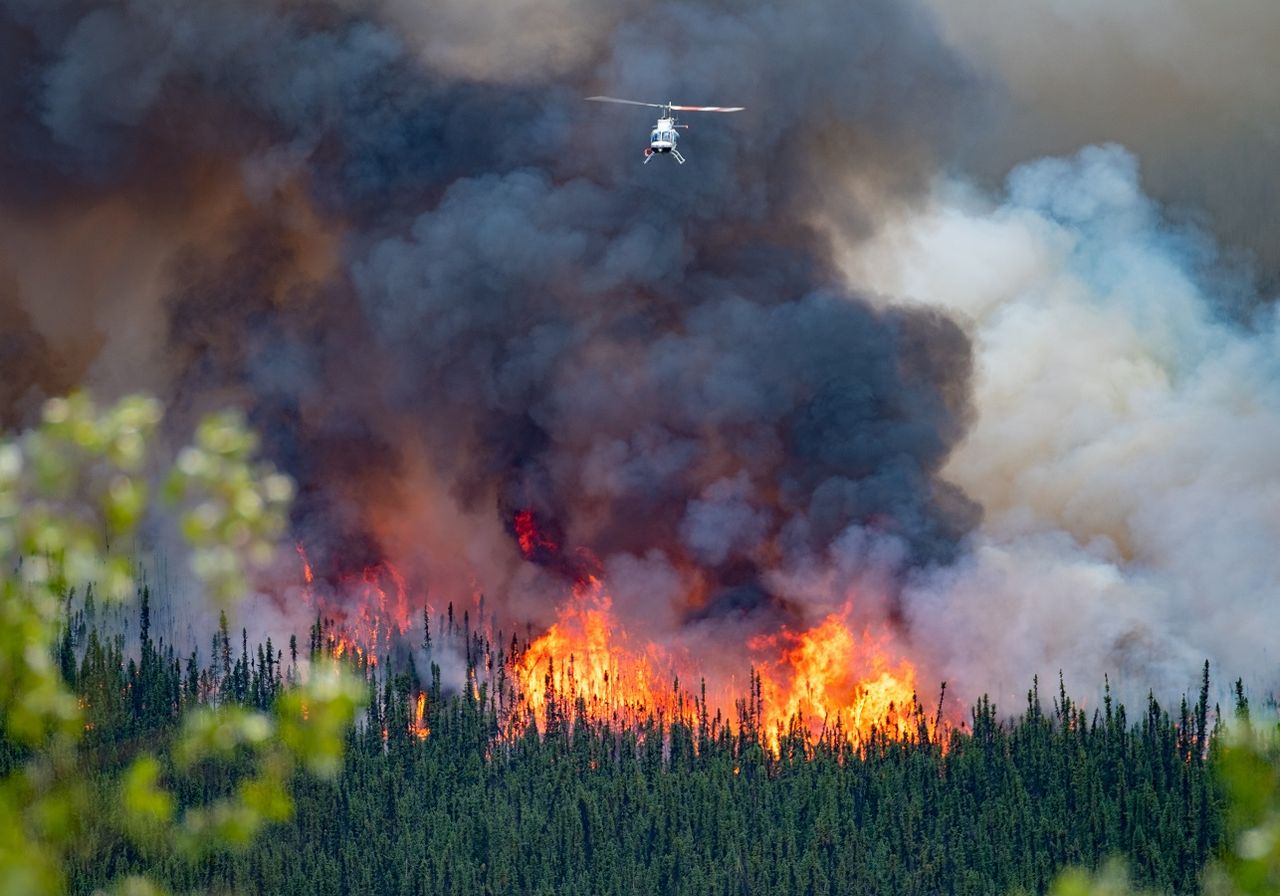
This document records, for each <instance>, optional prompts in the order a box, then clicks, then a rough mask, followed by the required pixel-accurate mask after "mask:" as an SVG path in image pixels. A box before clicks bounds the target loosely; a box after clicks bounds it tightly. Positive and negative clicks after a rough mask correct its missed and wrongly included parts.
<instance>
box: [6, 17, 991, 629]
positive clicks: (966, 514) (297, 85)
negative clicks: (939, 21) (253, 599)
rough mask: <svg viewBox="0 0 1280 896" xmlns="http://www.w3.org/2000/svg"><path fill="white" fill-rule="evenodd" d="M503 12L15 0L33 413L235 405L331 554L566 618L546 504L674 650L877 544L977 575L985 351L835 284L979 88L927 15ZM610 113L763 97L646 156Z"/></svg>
mask: <svg viewBox="0 0 1280 896" xmlns="http://www.w3.org/2000/svg"><path fill="white" fill-rule="evenodd" d="M501 7H502V4H498V5H497V7H494V8H490V6H489V5H480V4H473V3H468V4H463V3H457V2H443V0H442V2H440V3H434V4H433V3H428V4H422V5H420V6H419V5H416V4H414V5H411V4H405V3H399V2H387V3H376V2H341V0H329V2H319V0H276V2H263V0H256V2H238V0H223V2H219V3H206V2H196V0H184V2H176V0H119V2H106V0H101V2H92V3H90V2H78V0H77V2H71V0H4V2H3V3H0V121H2V123H3V126H4V128H5V132H6V139H5V141H4V142H3V143H2V144H0V230H2V231H3V232H4V233H5V234H6V235H9V236H11V237H13V238H12V239H10V240H8V241H7V242H8V245H9V247H10V248H8V249H6V250H0V320H3V321H4V323H5V327H6V330H5V338H4V342H3V343H0V344H3V345H4V346H5V354H4V356H3V358H2V359H0V374H3V380H4V383H5V387H4V390H3V391H0V399H2V400H3V401H4V407H3V408H0V411H3V413H4V414H6V415H9V416H10V417H15V416H17V415H20V414H21V413H23V411H24V409H26V408H29V407H30V406H31V404H32V402H34V401H35V399H36V398H38V397H39V396H40V395H41V394H45V393H51V392H56V391H60V390H62V389H64V388H66V386H67V385H68V381H74V380H81V379H86V378H87V379H88V381H89V384H90V385H97V386H99V387H100V388H103V389H106V390H108V391H110V390H119V389H123V388H133V387H136V386H149V387H151V388H153V389H158V390H160V391H161V392H162V393H164V394H165V395H166V397H167V398H168V399H169V401H170V403H171V404H172V405H174V406H175V407H176V408H177V409H178V412H179V417H180V418H184V417H187V416H189V415H193V414H195V413H196V412H198V411H200V410H202V409H205V408H208V407H210V406H214V405H218V404H222V403H224V402H226V401H228V400H230V401H236V402H240V403H242V404H244V405H245V406H247V407H248V408H249V409H250V411H251V415H252V419H253V421H254V423H255V424H256V425H257V426H258V427H259V428H260V429H262V430H263V431H264V432H265V433H266V435H267V438H268V445H269V449H270V451H271V452H272V454H273V455H274V456H275V458H276V459H277V460H278V461H279V462H281V463H282V464H283V465H284V466H285V467H286V468H287V469H288V470H290V471H291V472H292V473H293V474H294V475H295V476H296V477H297V478H298V480H299V482H300V484H301V498H300V500H299V502H298V505H297V512H296V519H295V524H296V529H297V535H298V537H299V538H301V539H303V540H304V541H306V542H307V544H308V545H311V546H313V547H314V548H315V549H316V554H317V556H319V557H321V558H327V560H325V559H322V560H321V563H322V564H323V563H326V562H327V563H329V564H332V565H337V566H341V565H343V564H353V565H358V564H360V563H363V562H366V561H367V560H369V559H370V558H374V559H376V558H377V557H379V556H384V555H391V556H392V557H393V558H394V559H396V560H397V561H399V562H400V563H402V564H404V565H405V566H407V567H408V568H409V570H410V572H411V574H412V575H414V576H415V577H418V578H420V579H422V580H423V581H425V582H427V583H429V584H430V585H431V587H432V588H433V589H440V588H443V589H446V590H447V589H450V588H466V587H468V583H469V582H470V583H479V585H480V586H481V587H482V588H483V589H485V590H486V591H488V592H489V593H490V594H491V595H492V596H494V597H495V598H497V599H499V600H505V601H506V604H507V606H508V608H509V610H510V612H511V613H513V614H515V615H517V616H520V617H523V618H526V619H534V620H535V621H541V620H543V619H545V618H546V616H547V614H548V612H549V610H548V608H547V607H546V606H543V605H542V604H541V603H539V601H541V600H542V598H540V597H538V595H540V594H546V593H551V590H553V589H552V586H551V585H550V584H548V583H547V582H546V581H542V582H541V584H539V581H540V577H542V578H543V579H545V578H546V577H547V576H551V577H552V578H554V575H553V573H554V570H552V571H551V572H548V570H547V569H539V568H538V565H537V564H528V563H525V562H523V561H522V559H521V557H520V554H519V552H518V551H517V550H516V547H515V533H514V529H513V525H514V523H513V520H514V518H515V515H516V514H517V513H520V512H522V511H531V512H532V513H533V514H535V515H536V517H537V518H538V519H539V520H540V521H541V522H542V523H543V524H544V525H545V526H547V527H549V528H548V529H547V531H554V532H556V533H558V535H559V536H560V537H562V538H563V540H564V543H565V544H566V545H568V546H571V547H581V548H585V549H587V550H588V551H589V552H590V554H591V555H592V556H594V557H595V558H598V561H599V562H600V563H602V564H604V566H605V567H606V568H607V569H608V570H610V572H611V574H612V575H614V576H616V577H618V578H619V579H622V578H626V577H628V576H629V577H630V578H629V581H630V583H631V584H630V586H628V584H627V583H626V582H621V581H620V582H619V591H620V593H636V594H643V595H644V596H643V597H641V598H637V600H640V601H642V602H644V603H645V606H644V607H638V608H636V609H637V611H643V612H648V609H647V608H648V607H649V605H650V604H653V605H655V606H656V605H658V604H662V605H663V606H662V607H661V609H660V611H659V612H657V616H659V617H662V618H667V619H669V620H673V624H677V625H679V624H684V623H686V622H687V623H689V624H694V623H697V624H700V625H701V624H707V622H708V620H714V619H715V618H717V617H718V616H720V615H724V614H728V615H732V616H734V617H735V618H742V617H744V616H746V617H750V616H751V615H752V614H755V613H760V614H761V617H760V618H761V619H762V620H772V619H775V618H782V619H791V620H793V621H794V620H797V618H798V619H799V620H803V619H804V617H805V615H806V614H805V612H804V610H803V608H801V607H797V606H795V605H794V602H793V601H789V600H787V599H784V598H783V597H780V596H778V595H776V594H774V593H773V587H774V586H773V585H772V584H771V582H773V581H775V580H777V579H778V576H780V575H783V574H791V575H798V574H800V573H801V572H802V571H803V570H805V569H810V568H812V567H814V566H815V565H817V566H822V565H824V564H827V563H830V562H832V555H833V552H839V551H840V550H843V548H841V547H840V545H848V544H850V543H851V541H850V539H851V538H852V536H853V535H854V534H857V535H858V538H859V539H861V541H859V543H861V544H865V543H867V542H866V539H868V538H869V539H871V540H872V541H875V542H876V543H878V544H881V545H882V547H881V548H879V549H877V551H878V553H876V556H878V557H880V558H881V559H882V560H884V561H885V563H886V564H887V566H888V567H889V568H891V569H900V568H902V567H903V566H907V565H915V566H919V565H928V564H935V563H940V562H944V561H947V560H949V559H950V558H952V557H953V556H954V554H955V552H956V549H957V545H958V543H959V541H960V539H961V538H962V537H963V536H964V534H965V533H966V532H967V531H968V530H969V529H970V528H971V526H972V525H973V523H974V522H975V517H976V509H975V506H974V505H972V504H971V503H970V502H969V501H968V500H967V499H966V498H965V497H964V496H963V495H962V494H961V493H960V492H959V491H958V490H956V489H954V488H953V487H950V486H948V485H946V484H945V483H943V482H941V481H940V480H939V479H938V477H937V475H936V473H937V471H938V470H939V468H940V467H941V465H942V464H943V462H944V461H945V459H946V458H947V455H948V453H949V451H950V448H951V446H952V445H953V444H954V443H955V441H956V440H957V439H958V438H959V437H960V435H961V434H962V433H963V431H964V429H965V426H966V423H967V418H968V409H967V395H968V380H969V372H970V352H969V346H968V342H967V339H966V337H965V336H964V335H963V333H962V332H961V330H960V329H959V328H957V327H956V326H955V325H953V324H952V323H951V322H950V321H949V320H948V319H947V318H945V317H943V316H940V315H938V314H935V313H932V312H930V311H928V310H888V311H882V310H874V309H873V308H872V307H871V306H870V305H869V304H867V303H864V302H862V301H861V300H859V299H858V297H856V296H852V295H849V294H846V293H843V292H841V291H839V290H838V289H837V288H836V287H834V286H833V285H832V284H833V283H834V282H835V281H836V279H837V278H836V276H835V274H834V266H833V264H832V262H831V260H830V251H829V246H828V245H827V241H826V238H825V237H824V236H823V233H825V232H826V231H824V230H822V229H821V228H820V227H819V226H818V225H817V221H818V219H819V218H822V217H824V216H825V217H827V218H830V217H831V216H838V217H839V218H840V220H841V222H842V224H843V225H844V232H846V233H848V232H853V233H857V232H869V231H870V229H871V225H872V222H873V221H874V218H875V216H876V215H877V213H878V211H879V209H880V208H881V206H894V205H898V204H900V203H901V202H902V201H904V200H906V199H910V197H912V196H914V195H917V194H918V193H920V192H922V190H923V187H924V186H925V185H926V183H927V180H928V177H929V175H930V173H931V172H932V171H933V170H934V169H935V168H936V166H938V165H939V164H942V163H945V161H946V156H945V154H944V152H943V150H942V147H944V146H946V145H948V144H949V143H951V142H954V140H955V138H956V134H957V132H958V129H959V127H960V123H961V122H962V121H963V120H964V118H965V117H966V116H967V115H969V114H970V113H971V107H972V105H973V100H974V96H973V93H972V91H971V88H970V86H969V77H968V75H967V73H966V70H965V69H964V68H963V67H962V66H961V65H959V64H958V63H957V62H956V61H955V58H954V57H953V56H952V55H951V54H950V53H949V51H948V50H947V49H946V48H945V47H944V46H943V45H942V44H941V43H940V42H939V40H938V39H937V38H936V37H935V35H934V32H933V30H932V28H931V26H930V24H929V21H928V19H927V17H925V16H924V15H923V14H922V13H921V12H920V11H918V10H916V9H914V8H913V7H912V6H911V5H910V4H902V3H896V2H890V0H871V2H865V3H858V4H850V3H846V2H837V0H804V2H799V3H793V2H781V0H749V2H745V3H737V4H726V3H721V2H715V0H705V2H674V3H662V4H639V3H635V4H632V3H619V4H616V5H612V6H604V5H598V4H580V3H575V2H572V0H560V2H548V3H546V4H545V5H543V6H541V7H540V8H539V9H538V10H537V11H536V12H535V13H534V14H532V15H531V17H530V18H529V20H528V21H527V22H524V23H523V24H522V23H521V22H516V21H512V22H510V27H509V28H502V29H494V28H493V27H492V22H493V21H494V20H495V16H496V15H497V13H498V12H500V11H501ZM442 34H453V35H456V38H457V39H456V41H450V40H443V39H442V37H441V35H442ZM565 35H572V36H573V37H574V40H573V41H571V42H568V41H566V40H565V39H564V36H565ZM598 92H608V93H611V94H616V95H621V96H634V97H635V98H637V99H642V100H655V101H662V100H666V99H668V98H671V99H675V100H676V101H684V102H716V103H734V104H742V105H745V106H747V107H748V111H747V112H745V113H742V114H741V116H740V117H738V118H737V119H730V118H728V117H719V118H713V117H712V116H705V117H704V118H702V119H693V120H692V121H691V124H692V125H693V127H692V130H691V131H689V132H688V137H687V140H686V144H685V146H686V148H687V151H686V155H688V157H689V159H690V164H688V165H686V166H684V167H676V166H675V165H674V164H665V163H666V162H668V161H669V160H667V159H659V160H656V162H655V163H654V164H650V165H648V166H644V167H641V166H640V160H641V159H640V149H642V148H643V145H644V142H643V141H644V137H645V135H646V134H647V129H648V126H649V124H650V120H649V118H648V116H647V115H646V114H645V112H643V111H634V112H633V111H632V110H630V109H625V108H621V107H620V108H610V107H592V106H590V105H588V104H586V103H583V102H582V100H581V97H583V96H584V95H586V94H589V93H598ZM851 186H853V187H856V195H857V196H858V197H859V200H858V201H857V202H849V201H846V200H843V199H842V200H841V202H840V203H839V204H838V205H837V204H836V203H834V202H833V200H832V199H831V197H832V196H833V195H835V193H836V192H837V191H836V189H835V188H837V187H840V188H842V192H843V188H846V187H851ZM66 269H70V270H72V271H74V272H76V273H75V274H74V275H69V276H63V277H50V276H49V275H48V271H50V270H66ZM50 308H55V309H57V310H56V311H53V312H50V311H48V310H47V309H50ZM41 309H45V310H43V311H42V310H41ZM854 540H857V539H854ZM868 556H870V555H868ZM659 581H661V582H667V583H670V582H673V581H678V582H682V583H684V585H683V586H682V587H681V588H671V587H668V588H666V590H665V591H664V589H663V588H662V587H657V586H655V587H654V588H652V589H650V588H648V585H649V584H652V583H654V582H659ZM640 583H645V587H641V584H640ZM540 589H541V590H540ZM677 591H678V592H680V593H679V594H678V595H677V594H676V592H677ZM663 595H667V598H668V599H666V600H665V603H664V598H663Z"/></svg>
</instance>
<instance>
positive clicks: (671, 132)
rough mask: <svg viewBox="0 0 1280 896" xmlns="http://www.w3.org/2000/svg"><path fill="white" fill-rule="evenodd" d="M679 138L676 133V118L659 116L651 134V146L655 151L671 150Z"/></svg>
mask: <svg viewBox="0 0 1280 896" xmlns="http://www.w3.org/2000/svg"><path fill="white" fill-rule="evenodd" d="M679 139H680V138H679V137H678V136H677V135H676V120H675V118H674V117H672V118H659V119H658V123H657V124H655V125H654V126H653V131H652V132H651V133H650V134H649V148H650V149H651V150H653V151H654V152H671V151H672V150H674V149H675V148H676V142H677V141H678V140H679Z"/></svg>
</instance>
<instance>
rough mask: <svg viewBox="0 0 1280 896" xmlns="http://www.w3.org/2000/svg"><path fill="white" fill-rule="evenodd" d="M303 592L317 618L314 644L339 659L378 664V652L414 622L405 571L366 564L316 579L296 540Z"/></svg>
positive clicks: (388, 647)
mask: <svg viewBox="0 0 1280 896" xmlns="http://www.w3.org/2000/svg"><path fill="white" fill-rule="evenodd" d="M297 552H298V557H299V558H300V559H301V561H302V577H303V582H304V583H305V586H304V588H303V597H304V599H305V601H306V604H307V607H308V610H309V613H310V615H312V616H313V617H314V618H315V620H316V630H315V631H313V634H312V637H313V641H314V643H315V646H317V647H319V648H322V649H323V650H324V651H325V652H327V653H328V654H329V655H331V656H333V657H334V658H335V659H342V658H343V657H348V656H354V657H355V658H356V659H357V660H359V661H360V662H368V663H369V664H370V665H377V663H378V659H379V657H380V656H385V655H386V654H387V653H389V651H390V650H391V647H392V645H393V644H394V643H395V642H396V640H397V639H398V638H400V637H402V636H403V635H405V634H406V633H407V632H408V631H409V628H410V622H409V606H410V598H409V593H408V588H407V586H406V584H405V580H404V577H403V576H402V575H401V574H400V572H399V570H397V569H396V567H395V566H393V565H392V564H390V563H387V562H383V563H379V564H376V565H371V566H366V567H364V568H363V569H362V570H361V571H360V572H359V573H358V574H356V575H344V576H340V577H338V578H337V580H336V581H334V582H333V583H332V584H325V583H317V581H316V577H315V573H314V571H313V569H312V566H311V562H310V560H309V558H308V556H307V552H306V549H305V547H303V545H301V544H299V545H297Z"/></svg>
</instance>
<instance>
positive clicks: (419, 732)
mask: <svg viewBox="0 0 1280 896" xmlns="http://www.w3.org/2000/svg"><path fill="white" fill-rule="evenodd" d="M426 714H427V695H426V694H424V693H423V692H421V691H419V692H418V699H417V700H416V701H414V706H413V719H412V721H410V722H409V731H410V733H412V734H413V736H414V737H416V738H418V740H426V739H427V735H429V734H430V733H431V729H430V728H428V727H427V722H426Z"/></svg>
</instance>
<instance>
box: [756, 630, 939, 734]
mask: <svg viewBox="0 0 1280 896" xmlns="http://www.w3.org/2000/svg"><path fill="white" fill-rule="evenodd" d="M847 615H848V610H847V609H846V611H845V613H844V614H843V615H841V614H836V613H832V614H831V615H829V616H827V618H826V619H824V620H823V621H822V622H821V623H820V624H819V625H817V626H815V627H814V628H811V629H809V630H808V631H804V632H799V633H792V632H789V631H784V632H782V633H781V634H779V635H775V636H769V637H764V638H756V639H753V640H752V641H751V643H750V645H749V646H750V647H751V649H752V651H753V652H755V653H757V654H758V655H761V654H763V655H766V656H767V654H768V653H773V654H775V656H774V657H773V658H765V659H762V661H761V662H760V665H759V675H760V699H761V703H762V716H763V718H762V719H761V722H762V725H763V729H764V734H765V737H766V739H767V740H768V741H769V743H771V744H773V745H775V746H776V745H777V743H778V739H779V737H780V735H781V733H782V732H783V731H785V730H786V729H787V728H788V726H789V725H790V724H791V721H792V720H793V719H794V720H797V721H802V722H803V724H804V725H805V726H806V727H807V729H808V732H809V733H810V734H813V735H818V736H821V735H823V734H829V733H834V732H841V733H842V735H843V736H844V737H845V738H847V739H849V740H851V741H853V742H854V743H860V744H861V743H866V742H868V740H869V738H870V737H871V734H872V730H873V729H875V728H878V729H880V730H881V731H883V732H884V733H886V734H888V735H890V736H893V737H897V738H907V737H910V736H912V734H913V733H914V729H915V725H916V723H917V713H916V672H915V668H914V667H913V666H912V665H911V663H909V662H907V661H906V660H898V661H897V662H893V661H892V660H891V659H890V658H889V656H888V654H887V652H886V650H885V649H884V647H883V645H882V644H880V643H878V642H877V640H876V639H875V638H873V637H872V636H871V634H870V633H869V632H866V631H864V632H863V635H862V638H861V640H860V641H859V639H858V638H855V637H854V634H853V632H852V630H851V629H850V627H849V625H848V623H847V621H846V618H847Z"/></svg>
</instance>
